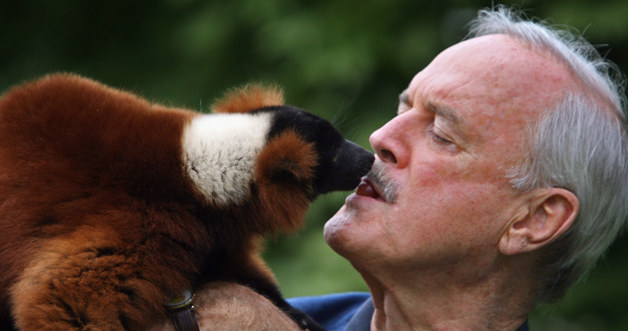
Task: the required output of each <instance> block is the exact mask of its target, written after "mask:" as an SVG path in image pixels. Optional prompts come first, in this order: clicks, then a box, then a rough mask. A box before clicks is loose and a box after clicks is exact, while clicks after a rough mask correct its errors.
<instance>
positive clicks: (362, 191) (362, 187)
mask: <svg viewBox="0 0 628 331" xmlns="http://www.w3.org/2000/svg"><path fill="white" fill-rule="evenodd" d="M355 194H356V195H359V196H363V197H370V198H373V199H377V200H380V201H386V200H385V199H384V198H383V195H382V194H381V192H380V191H379V188H378V187H377V186H375V185H374V184H373V183H372V182H371V181H369V180H368V179H367V178H366V177H362V180H361V181H360V184H359V185H358V187H357V189H356V190H355Z"/></svg>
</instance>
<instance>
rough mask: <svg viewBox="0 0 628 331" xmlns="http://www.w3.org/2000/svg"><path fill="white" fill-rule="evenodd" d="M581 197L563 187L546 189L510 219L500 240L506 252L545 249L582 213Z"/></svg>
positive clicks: (511, 253) (501, 249)
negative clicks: (580, 208)
mask: <svg viewBox="0 0 628 331" xmlns="http://www.w3.org/2000/svg"><path fill="white" fill-rule="evenodd" d="M579 206H580V203H579V202H578V198H577V197H576V196H575V195H574V194H573V193H571V192H570V191H568V190H565V189H562V188H555V187H554V188H548V189H542V190H541V191H540V192H539V194H537V195H535V196H534V197H533V198H532V199H531V200H529V202H528V204H527V208H523V209H521V210H520V212H519V213H517V214H516V215H515V217H514V218H513V219H512V220H511V221H510V222H509V224H508V226H507V228H506V231H504V233H503V234H502V237H501V238H500V241H499V250H500V252H501V253H502V254H506V255H514V254H518V253H524V252H530V251H533V250H536V249H538V248H541V247H543V246H545V245H547V244H549V243H551V242H553V241H554V240H556V239H557V238H558V237H560V236H561V235H562V234H563V233H565V231H567V229H569V227H570V226H571V225H572V224H573V222H574V220H575V219H576V216H577V215H578V208H579Z"/></svg>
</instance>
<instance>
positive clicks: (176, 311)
mask: <svg viewBox="0 0 628 331" xmlns="http://www.w3.org/2000/svg"><path fill="white" fill-rule="evenodd" d="M164 306H165V307H166V309H167V310H168V313H169V314H170V318H171V319H172V324H173V325H174V329H175V330H176V331H199V328H198V320H197V319H196V314H195V312H196V307H194V293H192V291H190V290H187V289H185V290H183V291H182V293H181V294H180V295H178V296H176V297H174V298H172V299H171V300H170V301H169V302H168V303H166V304H164Z"/></svg>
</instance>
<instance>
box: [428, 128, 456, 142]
mask: <svg viewBox="0 0 628 331" xmlns="http://www.w3.org/2000/svg"><path fill="white" fill-rule="evenodd" d="M427 132H428V134H429V135H430V136H431V137H432V140H433V141H434V142H436V143H437V144H442V145H452V144H453V142H452V141H451V140H449V139H447V138H445V137H443V136H441V135H439V134H438V133H436V132H434V125H433V124H432V125H430V126H429V127H428V129H427Z"/></svg>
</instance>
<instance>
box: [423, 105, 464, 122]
mask: <svg viewBox="0 0 628 331" xmlns="http://www.w3.org/2000/svg"><path fill="white" fill-rule="evenodd" d="M426 108H427V109H429V110H430V111H432V112H434V113H435V114H436V115H439V116H441V117H444V118H445V119H447V120H448V121H449V122H451V123H452V124H455V125H456V126H462V125H463V121H462V118H460V116H459V115H458V112H457V111H456V110H455V109H453V108H451V107H448V106H445V105H442V104H437V103H434V102H432V101H428V102H427V103H426Z"/></svg>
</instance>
